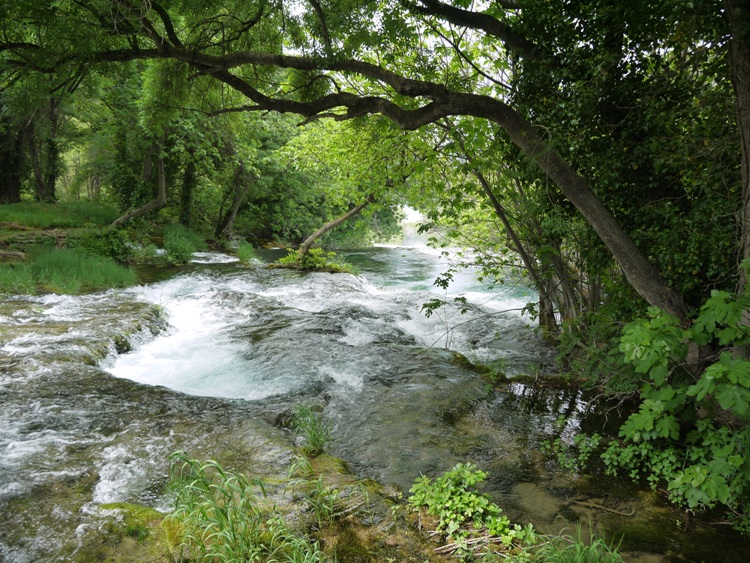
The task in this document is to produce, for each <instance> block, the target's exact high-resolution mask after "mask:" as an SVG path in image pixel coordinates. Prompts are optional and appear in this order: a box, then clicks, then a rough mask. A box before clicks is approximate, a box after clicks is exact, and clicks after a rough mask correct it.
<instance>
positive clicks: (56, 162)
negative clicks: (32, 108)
mask: <svg viewBox="0 0 750 563" xmlns="http://www.w3.org/2000/svg"><path fill="white" fill-rule="evenodd" d="M59 120H60V110H59V109H58V107H57V102H56V100H54V99H51V100H50V108H49V132H48V134H47V138H46V139H45V140H44V164H45V166H44V178H43V187H44V193H43V194H42V201H49V202H53V201H56V200H57V194H56V185H57V177H58V176H59V174H60V147H58V145H57V130H58V125H59Z"/></svg>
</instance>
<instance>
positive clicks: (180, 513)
mask: <svg viewBox="0 0 750 563" xmlns="http://www.w3.org/2000/svg"><path fill="white" fill-rule="evenodd" d="M171 465H172V471H171V474H172V483H173V487H174V488H175V489H176V490H177V497H176V500H175V510H174V512H172V513H171V514H170V515H168V516H167V517H166V518H165V519H164V524H163V526H164V527H165V530H166V533H167V538H168V542H169V544H170V549H171V551H172V553H171V555H172V558H173V559H174V560H178V561H182V560H189V561H206V562H208V561H277V562H289V563H317V562H322V561H323V560H324V557H323V554H322V552H321V550H320V547H319V545H318V543H317V542H311V541H309V540H308V539H307V538H305V537H302V536H298V535H296V534H294V533H293V532H292V531H291V530H290V529H289V528H288V526H287V525H286V523H285V522H284V520H283V519H282V518H281V517H279V516H278V515H277V514H274V513H273V510H271V509H268V508H266V507H264V505H263V503H262V502H261V499H262V497H265V488H264V486H263V482H262V481H260V480H258V479H252V480H251V479H248V478H247V477H246V476H245V475H243V474H241V473H232V472H230V471H226V470H225V469H224V468H223V467H222V466H221V465H220V464H219V463H217V462H216V461H211V460H209V461H206V462H203V463H202V462H200V461H198V460H194V459H190V458H189V457H188V456H187V454H185V453H184V452H176V453H174V454H172V464H171Z"/></svg>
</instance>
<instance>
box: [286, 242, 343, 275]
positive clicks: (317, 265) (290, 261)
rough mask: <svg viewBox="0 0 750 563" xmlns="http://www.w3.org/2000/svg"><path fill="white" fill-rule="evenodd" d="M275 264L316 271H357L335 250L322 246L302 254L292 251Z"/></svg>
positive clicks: (334, 272)
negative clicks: (324, 248)
mask: <svg viewBox="0 0 750 563" xmlns="http://www.w3.org/2000/svg"><path fill="white" fill-rule="evenodd" d="M273 266H275V267H278V268H290V269H295V270H305V271H314V272H329V273H333V274H336V273H348V274H353V273H355V269H354V266H352V265H351V264H347V263H346V262H345V261H344V260H342V259H340V258H339V257H338V256H337V255H336V253H335V252H326V251H325V250H323V249H322V248H311V249H310V250H309V251H308V252H305V253H304V254H300V253H299V252H291V253H289V254H288V255H287V256H285V257H284V258H280V259H279V260H278V261H277V262H275V263H274V264H273Z"/></svg>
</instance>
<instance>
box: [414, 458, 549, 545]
mask: <svg viewBox="0 0 750 563" xmlns="http://www.w3.org/2000/svg"><path fill="white" fill-rule="evenodd" d="M486 478H487V474H486V473H485V472H484V471H481V470H478V469H477V468H476V467H475V466H474V465H472V464H471V463H466V464H462V463H459V464H457V465H456V466H455V467H454V468H453V469H451V470H450V471H447V472H445V473H443V475H441V476H440V477H438V478H436V479H435V480H434V481H433V480H432V479H430V478H429V477H427V476H424V475H423V476H422V477H420V478H419V479H418V480H417V481H416V482H415V483H414V485H413V486H412V487H411V489H409V492H410V493H412V494H411V496H410V497H409V505H410V506H411V507H412V509H413V510H416V511H419V510H421V509H423V508H424V510H425V511H426V512H427V514H431V515H433V516H436V517H437V518H438V524H437V528H436V531H437V532H438V533H440V534H441V535H443V536H444V537H445V538H446V539H448V540H449V541H451V542H454V543H455V544H456V546H457V550H458V552H459V554H460V555H462V556H466V555H469V554H470V553H471V551H472V550H473V549H474V548H478V547H480V546H481V544H482V543H484V544H485V545H486V544H497V545H498V546H500V547H501V548H502V549H511V548H513V547H519V546H521V545H523V544H524V543H531V542H533V541H534V540H535V537H536V533H535V532H534V529H533V527H532V526H531V525H530V524H529V525H528V526H525V527H521V526H520V525H518V524H511V522H510V520H509V519H508V517H507V516H504V515H503V514H502V509H501V508H500V507H499V506H497V505H496V504H494V503H493V502H491V501H490V499H489V497H487V495H484V494H482V493H479V492H477V491H476V486H477V485H478V484H479V483H481V482H482V481H484V480H485V479H486ZM480 538H481V540H480ZM478 540H479V541H478Z"/></svg>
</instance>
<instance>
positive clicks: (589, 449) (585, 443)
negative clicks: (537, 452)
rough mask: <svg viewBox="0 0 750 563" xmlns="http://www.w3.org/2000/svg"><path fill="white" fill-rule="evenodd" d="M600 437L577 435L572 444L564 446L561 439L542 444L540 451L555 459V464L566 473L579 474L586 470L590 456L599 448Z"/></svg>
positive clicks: (546, 441) (595, 435)
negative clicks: (549, 454)
mask: <svg viewBox="0 0 750 563" xmlns="http://www.w3.org/2000/svg"><path fill="white" fill-rule="evenodd" d="M601 439H602V437H601V436H600V435H599V434H597V433H594V434H592V435H591V436H588V435H586V434H578V435H577V436H575V437H574V438H573V444H572V445H568V444H566V443H565V442H564V441H563V440H562V439H561V438H556V439H555V440H553V441H552V442H550V441H548V440H545V441H544V442H542V451H545V452H547V453H551V454H552V455H554V456H555V457H556V458H557V462H558V463H559V464H560V467H562V468H563V469H564V470H566V471H570V472H571V473H581V472H583V471H585V470H586V465H587V464H588V461H589V458H590V457H591V454H592V453H594V451H596V449H597V448H598V447H599V443H600V442H601Z"/></svg>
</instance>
